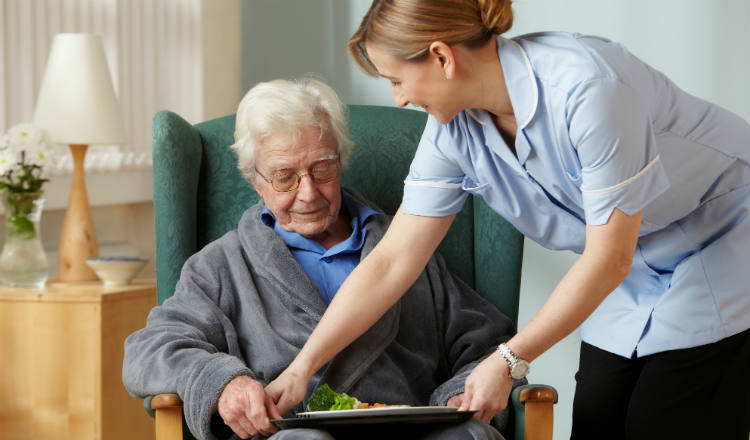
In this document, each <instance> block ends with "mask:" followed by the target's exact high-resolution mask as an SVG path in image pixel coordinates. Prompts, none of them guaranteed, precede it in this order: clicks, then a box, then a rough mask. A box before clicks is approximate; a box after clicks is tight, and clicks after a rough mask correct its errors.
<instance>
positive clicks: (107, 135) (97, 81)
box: [33, 34, 125, 281]
mask: <svg viewBox="0 0 750 440" xmlns="http://www.w3.org/2000/svg"><path fill="white" fill-rule="evenodd" d="M33 123H34V125H36V126H37V127H40V128H42V129H43V130H44V131H45V132H46V134H47V136H48V138H49V139H50V140H51V141H52V142H55V143H60V144H68V145H70V151H71V153H72V154H73V183H72V186H71V190H70V198H69V199H68V206H67V208H66V210H65V219H64V221H63V228H62V234H61V236H60V246H59V249H58V257H57V275H58V278H59V279H60V280H61V281H86V280H96V279H97V277H96V274H95V273H94V271H93V270H92V269H91V268H90V267H88V265H87V264H86V258H91V257H96V256H97V252H98V250H97V244H96V234H95V231H94V223H93V221H92V219H91V211H90V209H89V201H88V196H87V194H86V181H85V176H84V169H83V162H84V157H85V155H86V149H87V148H88V146H89V145H91V144H120V143H124V142H125V130H124V128H123V124H122V116H121V115H120V108H119V105H118V102H117V98H116V97H115V91H114V88H113V87H112V79H111V78H110V75H109V68H108V67H107V60H106V58H105V56H104V48H103V46H102V42H101V39H100V38H99V36H97V35H92V34H58V35H56V36H55V39H54V40H53V41H52V50H51V51H50V55H49V60H48V61H47V69H46V71H45V73H44V78H43V79H42V85H41V88H40V91H39V98H38V100H37V104H36V110H35V111H34V119H33Z"/></svg>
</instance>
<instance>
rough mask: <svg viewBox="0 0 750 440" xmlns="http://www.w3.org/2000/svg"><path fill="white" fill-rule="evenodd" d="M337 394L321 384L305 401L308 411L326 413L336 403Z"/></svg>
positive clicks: (326, 385)
mask: <svg viewBox="0 0 750 440" xmlns="http://www.w3.org/2000/svg"><path fill="white" fill-rule="evenodd" d="M336 396H337V393H336V392H335V391H333V390H332V389H331V387H330V386H328V384H327V383H326V384H323V385H322V386H320V387H318V389H317V390H315V392H314V393H313V395H312V396H310V399H309V400H308V401H307V410H308V411H328V410H329V409H331V407H332V406H333V405H334V404H335V403H336Z"/></svg>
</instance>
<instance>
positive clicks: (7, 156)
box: [0, 148, 18, 176]
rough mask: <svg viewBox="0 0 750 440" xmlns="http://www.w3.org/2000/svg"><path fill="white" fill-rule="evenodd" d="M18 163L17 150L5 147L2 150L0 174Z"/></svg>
mask: <svg viewBox="0 0 750 440" xmlns="http://www.w3.org/2000/svg"><path fill="white" fill-rule="evenodd" d="M17 163H18V158H17V157H16V153H15V151H12V150H11V149H9V148H5V149H3V150H2V151H0V176H2V175H4V174H5V173H7V172H8V170H10V169H12V168H13V167H15V166H16V164H17Z"/></svg>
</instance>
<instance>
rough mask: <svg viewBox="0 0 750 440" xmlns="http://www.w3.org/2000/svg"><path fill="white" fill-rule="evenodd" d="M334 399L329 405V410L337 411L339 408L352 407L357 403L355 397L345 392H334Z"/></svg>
mask: <svg viewBox="0 0 750 440" xmlns="http://www.w3.org/2000/svg"><path fill="white" fill-rule="evenodd" d="M334 400H335V401H336V402H335V403H334V404H333V406H332V407H331V411H337V410H341V409H354V405H355V404H356V403H357V399H355V398H354V397H351V396H349V395H348V394H346V393H336V396H334Z"/></svg>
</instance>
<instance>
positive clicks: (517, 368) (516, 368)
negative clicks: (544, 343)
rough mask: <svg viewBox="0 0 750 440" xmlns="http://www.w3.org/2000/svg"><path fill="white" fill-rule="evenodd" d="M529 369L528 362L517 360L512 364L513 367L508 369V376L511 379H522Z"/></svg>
mask: <svg viewBox="0 0 750 440" xmlns="http://www.w3.org/2000/svg"><path fill="white" fill-rule="evenodd" d="M530 369H531V368H530V366H529V363H528V362H526V361H522V360H519V361H518V362H516V363H515V364H513V367H512V368H511V369H510V377H512V378H513V379H523V378H524V377H526V375H527V374H529V370H530Z"/></svg>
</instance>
